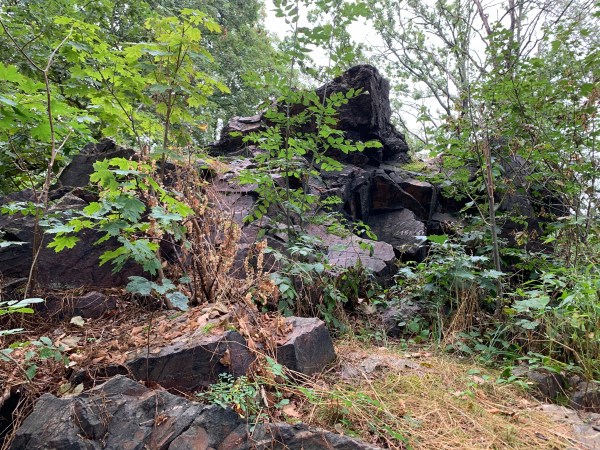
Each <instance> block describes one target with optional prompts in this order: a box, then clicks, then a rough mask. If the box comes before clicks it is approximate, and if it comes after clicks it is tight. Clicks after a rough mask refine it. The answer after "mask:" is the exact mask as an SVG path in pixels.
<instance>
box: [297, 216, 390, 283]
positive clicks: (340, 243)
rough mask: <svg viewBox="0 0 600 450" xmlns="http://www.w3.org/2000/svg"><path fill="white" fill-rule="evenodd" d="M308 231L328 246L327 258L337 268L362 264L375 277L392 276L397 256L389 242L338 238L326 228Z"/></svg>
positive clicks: (348, 237)
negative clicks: (392, 268)
mask: <svg viewBox="0 0 600 450" xmlns="http://www.w3.org/2000/svg"><path fill="white" fill-rule="evenodd" d="M307 231H308V232H309V233H311V234H312V235H313V236H317V237H319V238H321V239H322V240H323V243H324V245H325V246H327V258H328V259H329V262H330V263H331V264H333V265H334V266H336V267H342V268H349V267H355V266H356V264H357V263H359V262H360V264H362V266H363V267H365V268H366V269H368V270H369V271H371V273H373V274H374V275H375V276H378V277H386V276H388V275H390V267H391V266H392V265H393V263H394V261H395V259H396V255H395V253H394V248H393V247H392V246H391V245H390V244H388V243H387V242H382V241H371V240H369V239H363V238H360V237H358V236H356V235H353V234H349V235H348V236H344V237H341V236H337V235H334V234H329V233H328V232H327V230H326V229H325V227H320V226H317V225H309V226H308V227H307Z"/></svg>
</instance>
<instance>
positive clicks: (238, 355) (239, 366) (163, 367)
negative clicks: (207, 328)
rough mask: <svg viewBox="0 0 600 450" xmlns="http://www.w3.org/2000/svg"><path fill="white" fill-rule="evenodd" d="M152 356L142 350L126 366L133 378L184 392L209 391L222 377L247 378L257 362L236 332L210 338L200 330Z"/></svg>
mask: <svg viewBox="0 0 600 450" xmlns="http://www.w3.org/2000/svg"><path fill="white" fill-rule="evenodd" d="M152 352H154V353H152ZM152 352H151V354H150V355H148V354H147V351H145V350H142V352H141V353H142V354H141V355H139V356H136V357H134V358H132V359H131V360H129V361H128V362H127V363H126V367H127V368H128V369H129V370H130V371H131V374H132V376H133V377H134V378H135V379H138V380H147V381H153V382H155V383H158V384H160V385H161V386H162V387H164V388H166V389H177V390H182V391H194V390H197V389H199V388H203V387H208V386H210V385H211V384H213V383H216V382H217V381H218V377H219V374H220V373H225V372H229V373H231V374H233V375H235V376H240V375H244V374H245V373H246V371H247V370H248V368H249V367H250V364H252V362H253V361H254V356H253V355H252V354H251V353H250V351H249V350H248V348H247V346H246V341H245V339H244V338H243V337H242V336H241V335H240V334H239V333H237V332H236V331H226V332H225V333H217V334H211V333H207V332H203V331H202V330H199V332H198V333H196V334H195V335H193V336H190V337H189V338H187V339H185V340H182V341H181V342H177V343H174V344H172V345H169V346H168V347H164V348H160V349H156V350H152ZM226 355H227V361H226V360H225V357H226Z"/></svg>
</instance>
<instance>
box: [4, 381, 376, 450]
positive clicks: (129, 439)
mask: <svg viewBox="0 0 600 450" xmlns="http://www.w3.org/2000/svg"><path fill="white" fill-rule="evenodd" d="M10 448H11V449H13V450H22V449H28V450H43V449H44V450H46V449H47V450H63V449H69V450H95V449H98V450H99V449H103V448H108V449H128V450H138V449H139V450H141V449H144V448H151V449H156V450H187V449H190V450H191V449H202V450H208V449H217V448H218V449H223V450H225V449H227V450H234V449H235V450H249V449H251V448H252V449H262V450H267V449H281V450H283V449H289V450H301V449H311V450H321V449H323V450H325V449H327V450H329V449H332V448H335V449H338V450H360V449H364V450H369V449H370V450H375V449H376V447H373V446H371V445H368V444H365V443H363V442H361V441H358V440H356V439H352V438H349V437H345V436H340V435H337V434H334V433H330V432H327V431H325V430H319V429H313V428H309V427H306V426H304V425H288V424H258V425H256V427H255V428H254V429H253V430H251V428H250V425H249V424H248V423H247V420H246V419H243V418H241V417H240V416H238V415H237V414H236V413H235V412H233V411H232V410H230V409H224V408H221V407H219V406H214V405H213V406H206V405H203V404H200V403H196V402H192V401H190V400H186V399H185V398H182V397H177V396H175V395H173V394H170V393H168V392H166V391H162V390H155V391H153V390H150V389H148V388H146V387H144V386H143V385H141V384H139V383H137V382H135V381H133V380H130V379H128V378H126V377H123V376H117V377H114V378H111V379H110V380H108V381H107V382H106V383H104V384H102V385H100V386H98V387H95V388H93V389H91V390H89V391H88V392H85V393H83V394H81V395H79V396H77V397H73V398H58V397H55V396H54V395H51V394H44V395H43V396H42V397H40V399H39V400H38V401H37V402H36V404H35V406H34V409H33V412H32V413H31V414H30V415H29V417H27V419H25V421H24V422H23V424H22V425H21V427H20V428H19V429H18V430H17V432H16V435H15V438H14V440H13V442H12V445H11V447H10Z"/></svg>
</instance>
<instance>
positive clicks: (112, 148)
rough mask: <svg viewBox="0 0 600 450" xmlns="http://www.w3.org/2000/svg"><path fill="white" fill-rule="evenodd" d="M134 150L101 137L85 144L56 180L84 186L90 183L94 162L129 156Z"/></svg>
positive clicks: (64, 184)
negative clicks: (97, 140) (95, 141)
mask: <svg viewBox="0 0 600 450" xmlns="http://www.w3.org/2000/svg"><path fill="white" fill-rule="evenodd" d="M133 155H134V151H133V150H131V149H127V148H123V147H119V146H118V145H117V144H115V142H114V141H113V140H111V139H102V140H100V141H99V142H98V143H95V144H94V143H91V144H88V145H86V146H85V147H84V148H83V149H82V150H81V152H79V154H77V155H75V156H74V157H73V160H72V161H71V163H70V164H69V165H68V166H67V167H65V169H64V170H63V171H62V173H61V174H60V177H59V179H58V181H59V182H60V184H61V185H62V186H70V187H85V186H87V185H88V184H89V183H90V175H91V174H92V173H93V172H94V163H95V162H96V161H102V160H104V159H111V158H126V159H128V158H131V157H132V156H133Z"/></svg>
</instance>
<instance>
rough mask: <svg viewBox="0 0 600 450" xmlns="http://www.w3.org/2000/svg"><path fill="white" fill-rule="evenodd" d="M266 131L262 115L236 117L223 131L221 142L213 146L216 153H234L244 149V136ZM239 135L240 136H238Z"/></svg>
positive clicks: (212, 148)
mask: <svg viewBox="0 0 600 450" xmlns="http://www.w3.org/2000/svg"><path fill="white" fill-rule="evenodd" d="M263 129H264V124H263V120H262V114H257V115H255V116H249V117H234V118H232V119H231V120H230V121H229V122H228V123H227V125H225V127H224V128H223V130H222V131H221V138H220V139H219V142H217V143H215V144H213V145H212V146H211V150H212V151H213V152H216V153H232V152H236V151H238V150H241V149H242V148H243V147H244V142H243V139H244V136H245V135H247V134H250V133H252V132H256V131H261V130H263ZM238 133H239V135H238Z"/></svg>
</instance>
